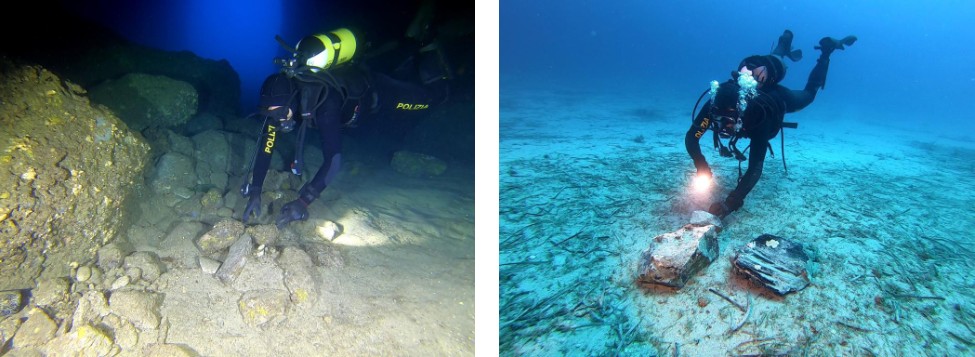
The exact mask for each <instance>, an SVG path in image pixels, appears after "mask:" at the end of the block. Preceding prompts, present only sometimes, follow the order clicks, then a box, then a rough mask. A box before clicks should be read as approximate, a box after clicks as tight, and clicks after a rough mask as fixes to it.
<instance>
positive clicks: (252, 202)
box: [240, 184, 261, 224]
mask: <svg viewBox="0 0 975 357" xmlns="http://www.w3.org/2000/svg"><path fill="white" fill-rule="evenodd" d="M240 194H241V195H243V196H244V197H248V198H249V199H248V200H247V206H246V207H244V216H243V217H241V220H242V221H243V222H244V224H247V221H249V220H250V219H251V218H253V219H254V220H257V217H259V216H260V215H261V187H260V186H252V185H250V184H244V186H241V188H240Z"/></svg>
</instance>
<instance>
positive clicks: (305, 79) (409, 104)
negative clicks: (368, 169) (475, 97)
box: [251, 65, 447, 206]
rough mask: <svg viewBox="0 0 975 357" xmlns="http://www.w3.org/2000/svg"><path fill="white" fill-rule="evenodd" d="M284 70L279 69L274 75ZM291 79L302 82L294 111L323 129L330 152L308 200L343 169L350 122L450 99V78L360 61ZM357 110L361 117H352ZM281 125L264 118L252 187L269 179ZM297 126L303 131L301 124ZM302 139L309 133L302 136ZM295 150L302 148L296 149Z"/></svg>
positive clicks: (306, 193)
mask: <svg viewBox="0 0 975 357" xmlns="http://www.w3.org/2000/svg"><path fill="white" fill-rule="evenodd" d="M284 75H285V74H280V73H279V74H274V75H273V76H284ZM291 80H292V81H294V83H295V84H296V85H295V91H296V92H295V93H294V95H295V98H296V100H294V101H292V106H291V109H292V111H293V112H294V113H296V114H295V115H294V116H295V117H296V120H297V121H298V123H299V124H298V127H300V125H302V124H304V125H309V127H308V130H316V131H317V132H318V134H319V137H320V138H321V148H322V154H323V157H324V158H325V162H324V163H323V164H322V167H320V168H319V169H318V171H317V172H316V173H315V177H314V178H312V179H311V181H308V182H307V183H305V185H304V186H303V187H302V188H301V190H300V191H299V199H300V200H301V201H302V203H304V204H305V205H306V206H307V205H308V204H310V203H311V202H312V201H314V200H315V199H317V198H318V196H319V195H320V194H321V192H322V191H323V190H324V189H325V187H326V186H328V185H329V184H330V183H331V182H332V180H333V179H334V178H335V175H336V174H337V173H338V171H339V168H340V165H341V162H342V160H341V149H342V136H341V130H342V128H343V127H344V126H354V125H355V124H356V123H361V122H362V121H364V120H371V119H372V118H376V119H381V120H392V119H390V118H389V116H395V115H406V114H408V113H416V112H426V111H429V110H431V109H432V108H433V106H434V105H437V104H440V103H442V102H443V101H444V100H446V96H447V81H442V80H441V81H435V82H433V83H431V84H418V83H413V82H408V81H403V80H397V79H394V78H391V77H389V76H387V75H385V74H382V73H376V72H373V71H369V70H368V69H366V68H365V67H362V66H357V65H349V66H346V67H340V68H337V69H333V70H329V71H328V72H327V73H325V72H322V73H319V74H317V75H315V76H297V77H295V78H292V79H291ZM352 108H357V110H352ZM299 113H300V118H299ZM353 113H354V114H353ZM353 115H354V116H355V119H354V120H355V123H350V120H353V119H352V116H353ZM379 117H381V118H379ZM304 122H307V123H304ZM278 126H279V124H278V122H276V121H275V120H267V121H266V122H265V124H264V128H263V130H262V132H261V137H260V139H259V141H258V148H257V156H256V158H255V160H254V168H253V181H252V183H251V186H252V187H256V188H258V189H260V187H262V186H263V185H264V178H265V176H266V175H267V170H268V168H269V166H270V163H271V154H272V153H273V149H274V146H275V144H274V142H275V139H276V138H277V135H279V131H278V130H279V128H278ZM295 131H296V132H300V129H295ZM298 140H303V138H300V137H299V138H298ZM295 155H301V153H300V152H296V153H295ZM257 194H260V192H257Z"/></svg>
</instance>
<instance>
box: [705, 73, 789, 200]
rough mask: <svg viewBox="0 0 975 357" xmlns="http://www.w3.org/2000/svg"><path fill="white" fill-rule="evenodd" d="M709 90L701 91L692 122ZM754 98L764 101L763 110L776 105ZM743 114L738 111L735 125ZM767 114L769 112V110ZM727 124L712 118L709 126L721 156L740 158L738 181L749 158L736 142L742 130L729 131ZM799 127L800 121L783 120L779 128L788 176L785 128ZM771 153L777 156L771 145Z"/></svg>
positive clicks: (747, 147)
mask: <svg viewBox="0 0 975 357" xmlns="http://www.w3.org/2000/svg"><path fill="white" fill-rule="evenodd" d="M708 92H710V89H706V90H704V92H702V93H701V96H699V97H698V98H697V102H695V103H694V109H693V110H692V111H691V122H694V119H695V118H696V116H695V114H697V107H698V105H700V104H701V99H703V98H704V95H706V94H708ZM753 100H760V101H761V102H762V103H760V107H761V108H762V110H763V111H766V109H765V108H766V107H768V106H776V104H775V103H774V101H772V100H768V99H763V97H755V98H754V99H753ZM762 104H764V105H762ZM702 110H703V109H702ZM743 114H744V113H738V117H737V118H735V123H734V125H735V126H736V127H737V128H740V126H741V115H743ZM766 114H768V112H767V111H766ZM708 117H709V118H710V119H714V115H712V113H709V114H708ZM768 118H769V116H768V115H765V116H763V120H767V119H768ZM727 124H728V123H726V122H723V121H721V120H712V121H711V122H710V125H709V128H710V129H711V132H712V140H713V142H714V148H715V149H718V152H719V153H720V154H721V156H724V157H732V156H734V158H735V159H736V160H738V182H740V181H741V177H742V170H741V162H742V161H745V160H748V158H747V157H745V155H744V154H743V153H742V151H741V150H738V147H737V146H736V144H737V143H738V139H740V138H741V132H740V130H735V131H734V132H731V133H728V132H727V131H726V130H725V126H726V125H727ZM756 127H760V125H756ZM798 127H799V123H795V122H785V121H783V122H782V124H781V125H780V126H779V128H778V129H779V132H780V133H779V135H780V143H781V151H782V167H783V168H784V170H785V175H786V176H788V175H789V167H788V166H787V165H786V163H785V130H784V129H785V128H791V129H795V128H798ZM722 137H724V138H727V139H728V146H725V145H724V143H723V142H721V138H722ZM749 147H751V143H749V145H748V146H746V147H745V150H748V149H749ZM769 153H770V154H771V155H772V157H773V158H774V157H775V151H773V150H772V147H771V146H769Z"/></svg>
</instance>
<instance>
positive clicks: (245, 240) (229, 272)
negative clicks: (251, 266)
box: [217, 233, 254, 283]
mask: <svg viewBox="0 0 975 357" xmlns="http://www.w3.org/2000/svg"><path fill="white" fill-rule="evenodd" d="M252 242H253V240H252V239H251V235H250V234H247V233H244V234H243V235H241V236H240V238H237V241H236V242H234V245H232V246H230V251H229V252H228V253H227V259H225V260H224V261H223V264H221V265H220V268H219V269H217V277H218V278H220V281H222V282H224V283H231V282H233V281H234V280H235V279H237V275H239V274H240V271H241V269H243V268H244V264H247V256H248V255H250V254H251V252H252V251H253V250H254V244H253V243H252Z"/></svg>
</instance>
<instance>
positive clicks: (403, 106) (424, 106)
mask: <svg viewBox="0 0 975 357" xmlns="http://www.w3.org/2000/svg"><path fill="white" fill-rule="evenodd" d="M429 107H430V105H429V104H409V103H396V109H402V110H423V109H427V108H429Z"/></svg>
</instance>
